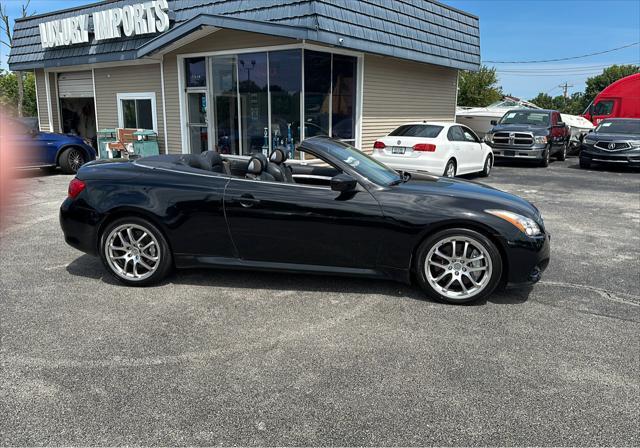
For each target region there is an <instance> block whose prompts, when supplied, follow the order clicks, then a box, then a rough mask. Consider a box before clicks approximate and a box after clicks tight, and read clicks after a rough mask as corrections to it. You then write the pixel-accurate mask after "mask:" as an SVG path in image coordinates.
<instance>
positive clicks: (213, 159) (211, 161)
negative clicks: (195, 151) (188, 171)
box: [200, 151, 222, 171]
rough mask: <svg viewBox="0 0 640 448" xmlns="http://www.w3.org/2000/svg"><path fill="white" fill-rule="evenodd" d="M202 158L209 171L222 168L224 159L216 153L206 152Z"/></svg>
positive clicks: (201, 155)
mask: <svg viewBox="0 0 640 448" xmlns="http://www.w3.org/2000/svg"><path fill="white" fill-rule="evenodd" d="M200 157H202V158H203V159H204V162H205V164H206V165H207V169H208V170H209V171H214V170H215V169H216V168H220V167H222V157H221V156H220V154H218V153H217V152H216V151H205V152H203V153H202V154H200Z"/></svg>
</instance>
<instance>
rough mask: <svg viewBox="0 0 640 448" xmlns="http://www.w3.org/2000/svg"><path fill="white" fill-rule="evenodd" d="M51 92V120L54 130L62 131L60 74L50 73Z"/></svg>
mask: <svg viewBox="0 0 640 448" xmlns="http://www.w3.org/2000/svg"><path fill="white" fill-rule="evenodd" d="M49 94H50V95H51V122H52V124H53V132H61V129H60V117H59V115H60V108H59V105H60V101H59V100H58V76H57V75H56V74H55V73H49Z"/></svg>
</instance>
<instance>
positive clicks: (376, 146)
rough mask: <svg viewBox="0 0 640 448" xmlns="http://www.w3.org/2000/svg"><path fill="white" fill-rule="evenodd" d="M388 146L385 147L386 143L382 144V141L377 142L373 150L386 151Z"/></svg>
mask: <svg viewBox="0 0 640 448" xmlns="http://www.w3.org/2000/svg"><path fill="white" fill-rule="evenodd" d="M386 147H387V145H385V144H384V143H382V142H381V141H380V140H378V141H377V142H375V143H374V144H373V149H384V148H386Z"/></svg>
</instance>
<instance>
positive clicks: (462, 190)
mask: <svg viewBox="0 0 640 448" xmlns="http://www.w3.org/2000/svg"><path fill="white" fill-rule="evenodd" d="M409 174H411V179H410V180H408V181H407V182H404V183H402V184H399V185H397V186H395V187H393V188H397V189H398V191H401V192H404V193H407V194H426V195H439V196H452V197H456V198H461V199H466V200H471V201H473V203H474V204H477V205H479V206H481V207H482V208H483V209H490V208H495V209H500V210H507V211H511V212H514V213H519V214H521V215H523V216H527V217H529V218H532V219H535V220H536V221H538V222H540V221H541V220H542V218H541V216H540V212H539V210H538V209H537V208H536V207H535V206H534V205H533V204H532V203H531V202H529V201H527V200H526V199H523V198H521V197H520V196H516V195H515V194H511V193H507V192H505V191H502V190H498V189H496V188H493V187H490V186H488V185H484V184H481V183H477V182H472V181H468V180H462V179H451V178H448V177H439V176H433V175H431V174H428V173H425V172H415V171H414V172H409Z"/></svg>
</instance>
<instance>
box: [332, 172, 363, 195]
mask: <svg viewBox="0 0 640 448" xmlns="http://www.w3.org/2000/svg"><path fill="white" fill-rule="evenodd" d="M357 184H358V183H357V182H356V180H355V179H354V178H353V177H351V176H349V175H348V174H344V173H343V174H338V175H337V176H333V177H332V178H331V189H332V190H333V191H340V192H341V193H344V192H347V191H352V190H355V188H356V185H357Z"/></svg>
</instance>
